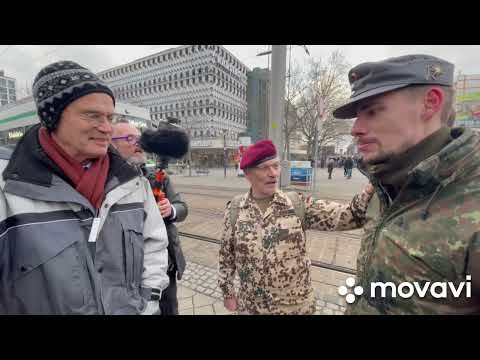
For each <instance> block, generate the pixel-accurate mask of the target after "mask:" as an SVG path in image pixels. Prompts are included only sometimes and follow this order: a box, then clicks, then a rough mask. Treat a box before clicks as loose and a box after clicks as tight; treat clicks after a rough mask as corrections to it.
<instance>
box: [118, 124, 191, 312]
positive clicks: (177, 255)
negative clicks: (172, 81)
mask: <svg viewBox="0 0 480 360" xmlns="http://www.w3.org/2000/svg"><path fill="white" fill-rule="evenodd" d="M139 139H140V131H139V130H138V129H137V128H136V127H135V126H134V125H132V124H130V123H129V122H128V121H127V120H124V119H121V120H118V121H117V122H116V123H115V125H114V126H113V136H112V144H113V146H114V147H115V148H116V149H117V150H118V152H119V153H120V155H122V157H123V158H124V159H125V160H127V162H128V163H130V164H131V165H134V166H137V167H138V168H139V169H140V170H141V171H142V172H143V174H144V175H145V176H146V175H147V172H146V170H145V162H146V156H145V153H144V152H143V150H142V149H141V148H140V147H139V145H138V141H139ZM152 182H153V179H151V184H152ZM161 183H162V191H163V193H164V194H165V198H163V199H161V200H160V201H159V202H158V204H157V205H158V208H159V210H160V213H161V215H162V217H163V221H165V225H166V227H167V234H168V271H167V274H168V276H169V280H170V283H169V286H168V288H166V289H165V290H164V291H163V292H162V297H161V300H160V310H161V313H162V315H178V299H177V278H178V280H180V279H181V278H182V274H183V272H184V270H185V265H186V263H185V258H184V256H183V251H182V248H181V246H180V239H179V237H178V232H177V228H176V226H175V224H174V223H176V222H181V221H183V220H185V218H186V217H187V215H188V207H187V204H186V203H185V202H184V201H183V200H182V198H181V196H180V194H179V193H177V192H175V190H174V188H173V184H172V181H171V179H170V177H169V176H166V177H165V179H163V180H162V182H161Z"/></svg>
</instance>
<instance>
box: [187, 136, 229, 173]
mask: <svg viewBox="0 0 480 360" xmlns="http://www.w3.org/2000/svg"><path fill="white" fill-rule="evenodd" d="M191 147H192V166H194V167H204V168H221V167H223V159H224V147H223V140H222V139H208V140H192V143H191ZM225 147H226V158H227V166H228V167H233V166H235V155H236V154H237V149H238V141H233V140H226V144H225Z"/></svg>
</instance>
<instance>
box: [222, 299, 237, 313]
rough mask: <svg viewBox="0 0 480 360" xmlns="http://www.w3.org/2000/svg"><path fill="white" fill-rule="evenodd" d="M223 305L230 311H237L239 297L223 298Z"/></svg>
mask: <svg viewBox="0 0 480 360" xmlns="http://www.w3.org/2000/svg"><path fill="white" fill-rule="evenodd" d="M223 306H225V308H226V309H227V310H229V311H237V298H236V297H235V296H234V297H231V298H227V299H225V300H223Z"/></svg>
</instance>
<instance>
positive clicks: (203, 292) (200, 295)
mask: <svg viewBox="0 0 480 360" xmlns="http://www.w3.org/2000/svg"><path fill="white" fill-rule="evenodd" d="M217 280H218V278H217V271H216V268H212V267H208V266H205V265H201V264H198V263H194V262H191V261H189V262H188V264H187V268H186V270H185V273H184V275H183V278H182V280H181V281H179V282H178V307H179V313H180V315H236V313H234V312H230V311H228V310H227V309H225V307H224V306H223V297H222V293H221V291H220V289H219V288H218V285H217ZM235 287H236V288H237V289H238V279H236V281H235ZM315 290H316V292H317V311H316V314H315V315H343V313H344V311H345V304H344V303H342V304H338V303H333V302H327V301H324V300H322V299H321V296H319V294H318V291H319V289H318V288H316V289H315ZM336 297H338V294H337V295H336Z"/></svg>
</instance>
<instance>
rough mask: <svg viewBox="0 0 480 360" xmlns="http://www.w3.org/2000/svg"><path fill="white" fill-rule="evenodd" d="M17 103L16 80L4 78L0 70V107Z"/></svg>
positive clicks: (3, 73)
mask: <svg viewBox="0 0 480 360" xmlns="http://www.w3.org/2000/svg"><path fill="white" fill-rule="evenodd" d="M15 101H17V94H16V80H15V79H14V78H11V77H8V76H5V72H4V71H3V70H0V106H3V105H7V104H10V103H13V102H15Z"/></svg>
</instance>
